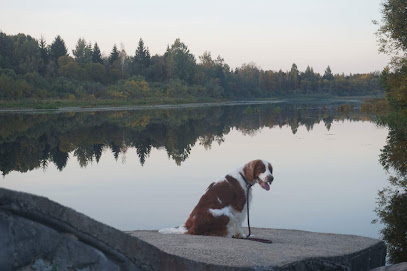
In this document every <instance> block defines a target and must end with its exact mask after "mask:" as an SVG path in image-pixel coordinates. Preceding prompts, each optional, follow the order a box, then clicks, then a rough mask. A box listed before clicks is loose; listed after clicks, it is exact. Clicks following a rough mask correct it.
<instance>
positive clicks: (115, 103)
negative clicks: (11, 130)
mask: <svg viewBox="0 0 407 271" xmlns="http://www.w3.org/2000/svg"><path fill="white" fill-rule="evenodd" d="M378 98H382V97H378V96H330V95H301V96H285V97H274V98H254V99H244V100H245V101H248V100H250V101H264V100H276V99H278V100H286V101H289V102H294V103H296V102H299V103H300V102H301V103H304V102H307V103H318V102H326V101H332V100H337V101H345V102H346V101H355V100H357V101H368V100H375V99H378ZM226 101H231V100H229V99H226V98H223V99H221V98H210V97H195V98H168V97H163V98H159V99H158V98H144V99H133V100H125V99H83V100H71V99H41V100H40V99H22V100H0V110H1V109H59V108H64V107H79V108H92V107H120V106H137V105H162V104H186V103H218V102H226Z"/></svg>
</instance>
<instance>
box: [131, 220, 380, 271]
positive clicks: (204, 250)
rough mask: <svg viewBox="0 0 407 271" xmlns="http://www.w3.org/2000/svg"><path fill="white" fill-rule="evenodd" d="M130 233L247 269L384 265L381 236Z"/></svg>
mask: <svg viewBox="0 0 407 271" xmlns="http://www.w3.org/2000/svg"><path fill="white" fill-rule="evenodd" d="M246 232H247V230H246ZM129 233H130V234H131V235H132V236H135V237H138V238H140V239H141V240H144V241H146V242H148V243H150V244H152V245H154V246H156V247H158V248H159V249H161V250H163V251H165V252H167V253H169V254H172V255H177V256H180V257H183V258H186V259H190V260H193V261H197V262H203V263H207V264H210V265H213V266H219V267H220V266H225V267H231V268H239V269H240V268H242V269H247V270H370V269H372V268H374V267H377V266H381V265H384V263H385V254H386V247H385V245H384V243H383V242H382V241H380V240H376V239H372V238H366V237H361V236H355V235H342V234H326V233H315V232H306V231H298V230H282V229H261V228H253V229H252V237H255V238H262V239H269V240H272V241H273V243H272V244H266V243H260V242H255V241H250V240H239V239H233V238H222V237H208V236H191V235H185V234H181V235H174V234H160V233H157V231H132V232H129Z"/></svg>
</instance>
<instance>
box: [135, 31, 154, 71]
mask: <svg viewBox="0 0 407 271" xmlns="http://www.w3.org/2000/svg"><path fill="white" fill-rule="evenodd" d="M149 65H150V52H149V50H148V48H146V47H145V46H144V42H143V39H141V38H140V40H139V43H138V47H137V50H136V54H135V56H134V58H133V70H134V73H136V74H144V73H145V69H146V68H147V67H148V66H149Z"/></svg>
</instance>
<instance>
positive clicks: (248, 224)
mask: <svg viewBox="0 0 407 271" xmlns="http://www.w3.org/2000/svg"><path fill="white" fill-rule="evenodd" d="M240 176H242V178H243V180H244V181H245V182H246V188H247V189H246V190H247V191H246V204H247V227H248V228H249V234H248V235H247V236H246V238H247V237H249V236H250V234H251V231H250V217H249V191H250V188H252V186H253V185H252V184H251V183H249V181H248V180H247V179H246V178H245V176H244V175H243V174H242V173H240Z"/></svg>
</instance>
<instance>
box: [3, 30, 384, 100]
mask: <svg viewBox="0 0 407 271" xmlns="http://www.w3.org/2000/svg"><path fill="white" fill-rule="evenodd" d="M309 94H313V95H330V96H354V95H358V96H361V95H381V94H383V89H382V87H381V82H380V73H379V72H372V73H367V74H349V75H345V74H343V73H342V74H334V73H333V72H332V70H331V68H330V67H329V66H327V68H326V70H325V72H324V74H323V75H321V74H319V73H317V72H314V70H313V68H312V67H310V66H308V67H307V68H306V70H305V71H299V70H298V67H297V65H296V64H292V67H291V69H290V70H289V71H282V70H281V69H280V70H279V71H272V70H263V69H261V68H260V67H258V66H257V65H256V64H255V63H248V64H243V65H242V66H241V67H237V68H235V69H232V68H231V67H230V66H229V65H228V64H226V63H225V61H224V59H223V58H222V57H221V56H218V57H216V58H215V57H212V55H211V53H210V52H208V51H206V52H204V53H203V54H202V56H199V57H198V58H196V57H195V56H194V55H193V54H191V52H190V50H189V49H188V46H187V45H186V44H184V43H183V42H182V41H181V40H180V39H176V40H175V41H174V43H173V44H172V45H168V46H167V49H166V51H165V53H164V54H163V55H158V54H156V55H153V56H152V55H151V54H150V51H149V49H148V47H147V46H146V45H145V44H144V42H143V39H140V40H139V43H138V47H137V49H136V51H135V52H134V55H128V54H127V52H126V51H125V49H124V48H118V47H117V46H116V45H114V46H113V48H112V50H111V52H110V54H109V55H108V56H103V55H102V53H101V51H100V48H99V46H98V44H97V42H95V43H94V44H92V43H90V42H87V41H86V40H85V39H84V38H80V39H78V41H77V44H76V46H75V49H73V50H72V54H70V53H69V51H68V49H67V46H66V45H65V42H64V40H63V39H62V37H61V36H59V35H58V36H57V37H56V38H55V39H54V40H53V41H52V43H50V44H47V42H46V41H45V40H44V38H42V37H41V39H39V40H37V39H35V38H33V37H31V36H30V35H27V34H17V35H7V34H6V33H4V32H0V100H3V101H12V100H23V99H32V100H44V99H67V100H73V101H75V100H85V101H90V100H95V99H112V100H131V101H134V100H160V99H162V98H164V97H168V98H174V99H180V98H181V99H182V98H184V99H185V98H186V99H188V98H192V99H193V98H205V97H207V98H214V99H247V98H263V97H287V96H298V95H309Z"/></svg>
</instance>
